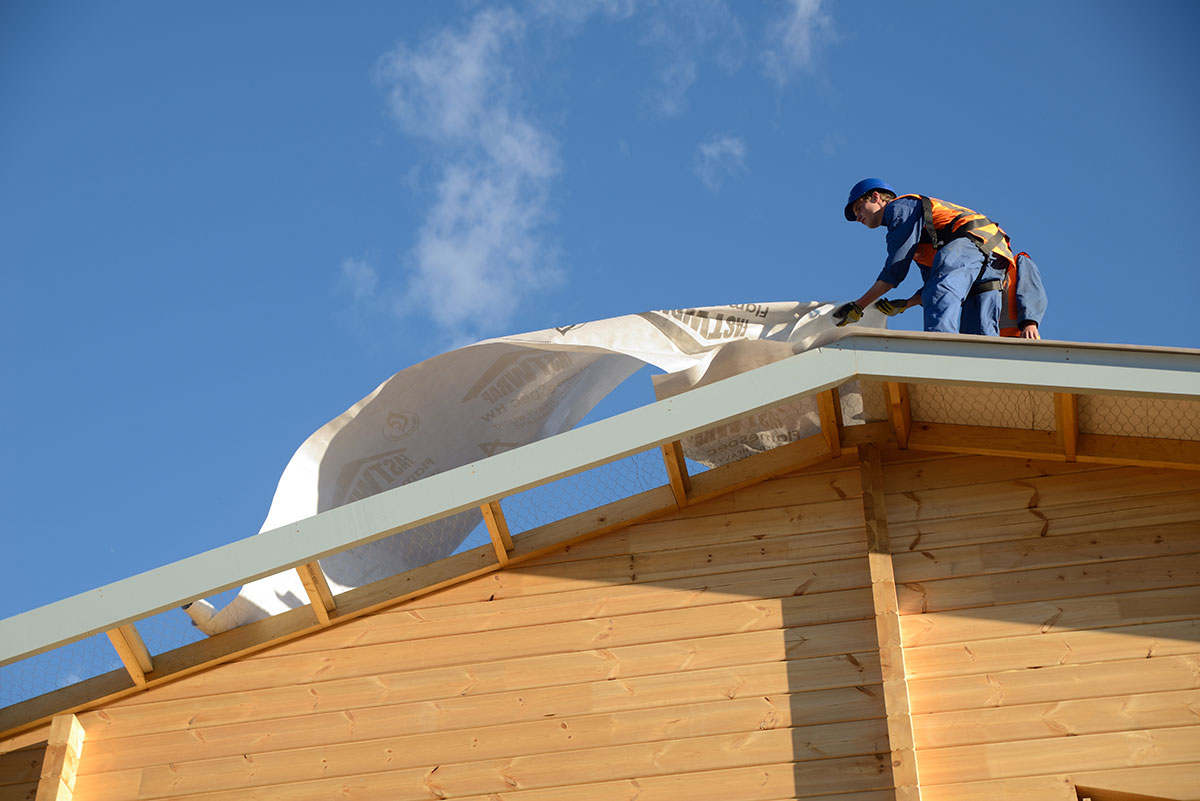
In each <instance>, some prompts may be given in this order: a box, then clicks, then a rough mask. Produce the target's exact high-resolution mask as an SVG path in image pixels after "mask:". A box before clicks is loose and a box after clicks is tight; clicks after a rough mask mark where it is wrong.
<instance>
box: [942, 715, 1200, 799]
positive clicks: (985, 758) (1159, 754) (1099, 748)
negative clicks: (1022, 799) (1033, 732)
mask: <svg viewBox="0 0 1200 801" xmlns="http://www.w3.org/2000/svg"><path fill="white" fill-rule="evenodd" d="M1198 755H1200V726H1181V727H1176V728H1170V729H1156V730H1140V731H1129V732H1113V733H1108V734H1084V735H1080V736H1078V737H1062V738H1058V739H1054V740H1031V741H1028V742H1014V743H989V744H986V745H965V746H960V747H956V748H926V749H924V750H922V751H921V752H920V755H919V760H920V765H921V784H922V786H924V787H932V786H935V785H938V784H951V783H958V782H968V781H980V780H995V779H1005V778H1015V777H1019V776H1039V775H1046V774H1055V773H1064V772H1068V771H1089V770H1106V769H1116V768H1132V767H1141V766H1146V765H1177V764H1188V763H1190V764H1192V765H1196V764H1197V762H1198Z"/></svg>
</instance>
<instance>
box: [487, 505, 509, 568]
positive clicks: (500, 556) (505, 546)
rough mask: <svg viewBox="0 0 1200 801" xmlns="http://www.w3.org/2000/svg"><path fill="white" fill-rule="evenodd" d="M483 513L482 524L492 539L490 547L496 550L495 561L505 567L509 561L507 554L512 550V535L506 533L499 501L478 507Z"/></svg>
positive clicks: (506, 529)
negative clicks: (484, 524)
mask: <svg viewBox="0 0 1200 801" xmlns="http://www.w3.org/2000/svg"><path fill="white" fill-rule="evenodd" d="M479 511H481V512H483V522H484V523H486V524H487V530H488V534H489V535H490V536H491V538H492V547H493V548H495V550H496V561H498V562H499V563H500V564H501V565H507V564H508V563H509V562H510V561H511V560H510V559H509V556H508V555H509V553H511V552H512V549H513V541H512V535H511V534H509V533H508V521H507V520H505V519H504V510H503V509H501V508H500V501H498V500H496V501H491V502H490V503H485V504H484V505H483V506H481V507H479Z"/></svg>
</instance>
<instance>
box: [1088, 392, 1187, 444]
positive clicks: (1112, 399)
mask: <svg viewBox="0 0 1200 801" xmlns="http://www.w3.org/2000/svg"><path fill="white" fill-rule="evenodd" d="M1079 430H1080V432H1081V433H1084V434H1113V435H1117V436H1125V437H1158V438H1166V439H1190V440H1197V439H1200V403H1198V402H1196V401H1188V400H1171V399H1167V398H1145V397H1138V398H1134V397H1127V396H1123V395H1080V396H1079Z"/></svg>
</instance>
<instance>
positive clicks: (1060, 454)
mask: <svg viewBox="0 0 1200 801" xmlns="http://www.w3.org/2000/svg"><path fill="white" fill-rule="evenodd" d="M1058 437H1059V435H1058V433H1057V432H1054V431H1034V430H1027V429H1020V428H998V427H994V426H966V425H956V424H952V423H929V422H914V423H913V428H912V434H911V436H910V437H909V441H908V446H909V447H910V448H912V449H913V450H921V451H931V452H935V453H964V454H966V453H971V454H980V455H984V456H1006V457H1012V458H1017V459H1044V460H1047V461H1059V462H1063V461H1066V459H1067V456H1066V452H1065V451H1064V449H1063V448H1062V447H1060V446H1059V444H1058ZM1076 461H1079V462H1087V463H1091V464H1112V465H1126V466H1130V467H1166V468H1172V469H1182V470H1200V442H1196V441H1193V440H1180V439H1168V438H1165V437H1164V438H1159V437H1126V436H1115V435H1110V434H1080V435H1079V439H1078V445H1077V446H1076Z"/></svg>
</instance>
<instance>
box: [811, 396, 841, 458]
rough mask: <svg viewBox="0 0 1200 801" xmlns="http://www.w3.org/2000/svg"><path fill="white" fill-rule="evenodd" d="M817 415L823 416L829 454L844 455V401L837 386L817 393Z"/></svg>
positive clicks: (822, 426)
mask: <svg viewBox="0 0 1200 801" xmlns="http://www.w3.org/2000/svg"><path fill="white" fill-rule="evenodd" d="M817 415H818V416H819V417H820V418H821V433H822V434H824V435H825V440H826V441H827V442H828V443H829V455H830V456H831V457H832V458H834V459H836V458H838V457H839V456H841V455H842V402H841V398H840V397H839V396H838V390H837V387H833V388H831V389H827V390H825V391H824V392H821V393H819V394H818V395H817Z"/></svg>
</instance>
